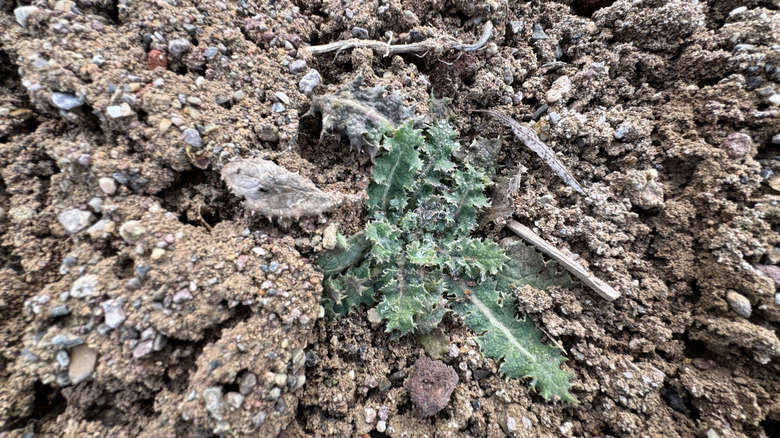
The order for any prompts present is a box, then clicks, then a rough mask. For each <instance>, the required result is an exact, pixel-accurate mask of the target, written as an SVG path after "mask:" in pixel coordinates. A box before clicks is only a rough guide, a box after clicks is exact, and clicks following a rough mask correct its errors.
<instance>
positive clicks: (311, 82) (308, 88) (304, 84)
mask: <svg viewBox="0 0 780 438" xmlns="http://www.w3.org/2000/svg"><path fill="white" fill-rule="evenodd" d="M321 80H322V77H321V76H320V72H318V71H317V70H315V69H313V68H312V69H310V70H309V72H308V73H306V74H305V75H304V76H303V77H302V78H301V80H300V82H298V89H300V90H301V93H303V94H305V95H307V96H308V95H310V94H311V92H312V91H314V87H316V86H317V85H319V84H320V81H321Z"/></svg>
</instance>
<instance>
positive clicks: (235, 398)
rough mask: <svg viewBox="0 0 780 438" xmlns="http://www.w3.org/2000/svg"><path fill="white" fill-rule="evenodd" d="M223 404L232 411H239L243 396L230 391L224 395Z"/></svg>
mask: <svg viewBox="0 0 780 438" xmlns="http://www.w3.org/2000/svg"><path fill="white" fill-rule="evenodd" d="M225 403H226V404H227V405H228V406H230V407H231V408H233V409H240V408H241V405H242V404H243V403H244V396H243V395H241V394H239V393H237V392H233V391H230V392H228V393H227V394H225Z"/></svg>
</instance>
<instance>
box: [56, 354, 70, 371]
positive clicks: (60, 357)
mask: <svg viewBox="0 0 780 438" xmlns="http://www.w3.org/2000/svg"><path fill="white" fill-rule="evenodd" d="M54 359H56V360H57V364H58V365H59V366H60V368H67V366H68V364H70V356H69V355H68V352H67V351H65V350H59V351H57V353H56V354H55V355H54Z"/></svg>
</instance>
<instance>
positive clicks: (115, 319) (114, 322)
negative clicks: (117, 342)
mask: <svg viewBox="0 0 780 438" xmlns="http://www.w3.org/2000/svg"><path fill="white" fill-rule="evenodd" d="M123 304H124V300H123V299H121V298H115V299H111V300H107V301H105V302H104V303H103V305H102V307H103V314H104V316H105V324H106V325H107V326H109V327H111V328H112V329H115V328H117V327H119V326H120V325H122V323H123V322H125V319H127V315H125V311H124V310H122V305H123Z"/></svg>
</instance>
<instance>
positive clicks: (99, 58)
mask: <svg viewBox="0 0 780 438" xmlns="http://www.w3.org/2000/svg"><path fill="white" fill-rule="evenodd" d="M92 63H93V64H96V65H97V66H98V67H100V66H102V65H103V64H105V63H106V58H104V57H103V55H101V54H100V53H96V54H95V55H94V56H93V57H92Z"/></svg>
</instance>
